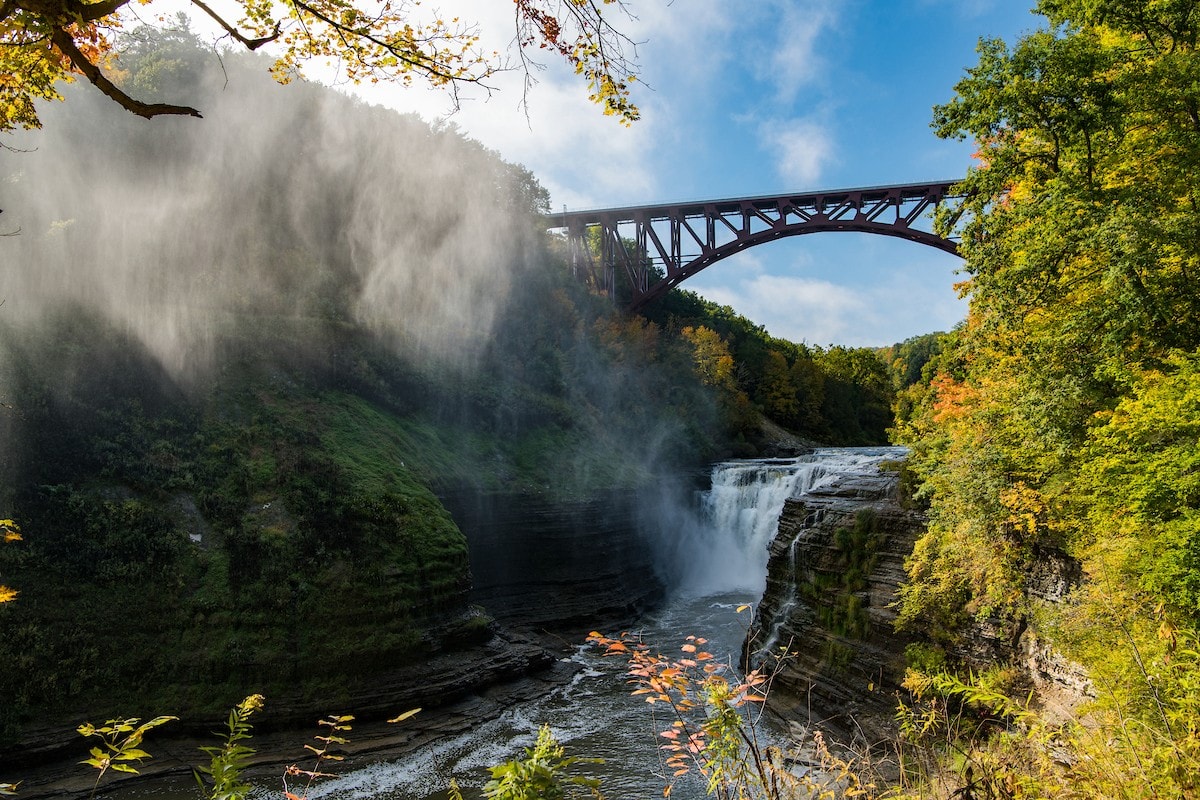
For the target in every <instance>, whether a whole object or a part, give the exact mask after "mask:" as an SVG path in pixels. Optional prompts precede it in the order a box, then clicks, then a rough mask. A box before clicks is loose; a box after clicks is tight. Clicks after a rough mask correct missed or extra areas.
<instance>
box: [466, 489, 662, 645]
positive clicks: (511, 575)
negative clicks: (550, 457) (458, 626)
mask: <svg viewBox="0 0 1200 800" xmlns="http://www.w3.org/2000/svg"><path fill="white" fill-rule="evenodd" d="M443 500H444V502H445V503H446V506H447V507H448V508H449V509H450V511H451V513H452V514H453V516H454V518H455V520H456V521H457V523H458V525H459V527H460V528H461V529H462V531H463V533H464V534H465V535H466V537H467V547H468V550H469V553H470V563H471V587H472V588H471V600H472V602H474V603H477V604H479V605H481V606H483V607H484V608H485V609H486V610H487V612H488V613H489V614H490V615H492V616H493V617H495V618H496V620H497V621H499V622H501V623H502V624H504V625H506V626H517V627H525V628H534V629H537V630H549V631H552V632H566V631H574V630H575V629H577V628H578V629H580V630H591V629H593V628H595V627H597V626H599V625H601V624H602V623H604V622H606V621H608V620H612V619H621V620H622V621H624V620H628V619H629V618H631V617H632V616H633V615H634V614H635V612H637V611H639V610H641V609H644V608H646V607H647V606H648V605H650V604H651V603H653V602H655V601H656V600H658V599H659V598H660V597H661V595H662V585H661V583H660V582H659V580H658V578H657V577H656V576H655V573H654V567H653V554H652V552H651V550H650V546H649V543H648V542H647V540H646V538H645V537H644V535H643V534H642V533H641V532H640V531H639V519H638V502H637V497H636V495H634V494H632V493H630V492H610V493H604V494H601V495H599V496H598V497H595V498H590V499H587V500H578V501H572V502H569V501H561V500H559V501H554V500H548V499H545V498H541V497H536V496H532V495H522V494H505V493H492V494H486V495H479V494H471V495H463V496H458V497H445V498H443Z"/></svg>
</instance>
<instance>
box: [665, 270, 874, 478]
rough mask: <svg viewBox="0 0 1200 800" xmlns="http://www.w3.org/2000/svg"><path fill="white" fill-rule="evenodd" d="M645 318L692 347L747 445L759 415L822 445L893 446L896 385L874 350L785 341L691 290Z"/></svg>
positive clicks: (731, 425) (724, 413) (726, 417)
mask: <svg viewBox="0 0 1200 800" xmlns="http://www.w3.org/2000/svg"><path fill="white" fill-rule="evenodd" d="M644 313H645V315H646V317H647V318H648V319H650V320H653V321H654V322H655V323H656V324H658V325H660V326H662V328H663V329H664V330H667V331H680V332H681V333H682V334H683V335H684V336H685V337H687V338H688V339H689V341H692V342H693V344H694V345H695V346H696V359H697V364H698V366H699V368H700V369H701V370H702V371H703V372H704V373H705V374H706V375H708V376H709V378H708V381H709V383H710V384H712V385H716V386H719V387H720V389H721V402H722V405H721V409H722V418H723V419H724V420H725V422H726V425H727V426H728V427H729V429H730V431H731V432H733V433H735V434H736V435H737V436H738V437H739V439H740V440H741V441H743V442H746V443H748V445H753V443H755V442H756V441H757V440H758V437H759V424H760V423H759V418H760V415H765V416H766V417H767V418H769V419H770V420H772V421H773V422H775V423H777V424H779V425H781V426H783V427H784V428H786V429H787V430H789V431H792V432H794V433H796V434H798V435H800V436H802V437H804V438H806V439H808V440H810V441H812V442H820V443H822V444H829V445H867V444H881V443H883V442H884V441H885V440H886V438H887V428H888V427H889V426H890V425H891V422H892V412H891V405H892V402H893V396H894V392H895V385H894V383H893V380H892V378H891V377H890V376H889V374H888V367H887V365H886V363H885V362H884V360H883V359H881V357H880V354H879V353H877V352H875V351H874V350H872V349H870V348H848V347H840V346H831V347H829V348H821V347H815V346H811V345H807V344H796V343H794V342H789V341H786V340H784V339H778V338H775V337H773V336H771V335H770V334H768V333H767V332H766V330H765V329H764V328H763V327H762V326H761V325H755V324H754V323H753V322H751V321H750V320H748V319H746V318H745V317H743V316H741V315H739V314H737V313H736V312H734V310H733V309H731V308H729V307H728V306H719V305H717V304H715V303H713V302H711V301H708V300H705V299H703V298H702V297H700V296H699V295H697V294H695V293H693V292H688V291H685V290H674V291H672V292H671V293H669V294H668V295H667V296H666V297H664V298H663V299H662V300H661V301H659V302H657V303H655V304H653V305H651V306H650V307H649V308H647V309H646V310H645V312H644ZM701 340H702V341H704V345H703V346H701V345H700V344H699V343H698V342H699V341H701ZM725 358H727V359H728V361H727V362H726V363H725V364H724V365H723V366H720V367H719V368H718V364H719V363H720V361H721V360H722V359H725ZM717 376H720V377H719V379H718V377H717ZM747 449H752V448H751V447H748V448H747ZM744 454H747V455H748V454H750V453H749V452H747V453H744Z"/></svg>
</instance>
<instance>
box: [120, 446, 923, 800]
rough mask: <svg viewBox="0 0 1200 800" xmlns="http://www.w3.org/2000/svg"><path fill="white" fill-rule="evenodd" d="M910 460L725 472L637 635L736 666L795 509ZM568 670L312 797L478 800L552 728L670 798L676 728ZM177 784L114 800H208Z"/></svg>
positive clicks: (596, 660)
mask: <svg viewBox="0 0 1200 800" xmlns="http://www.w3.org/2000/svg"><path fill="white" fill-rule="evenodd" d="M902 453H903V450H902V449H899V448H822V449H819V450H817V451H816V452H814V453H812V454H809V455H805V456H801V457H799V458H789V459H760V460H744V461H736V462H726V463H722V464H717V465H715V466H714V467H713V471H712V482H711V488H710V489H709V490H708V491H706V492H703V493H701V494H700V496H699V497H697V498H696V503H695V506H694V507H693V508H692V509H690V510H688V511H686V512H684V513H682V514H677V515H675V516H674V517H673V518H672V520H671V523H670V524H671V525H672V527H673V528H674V530H672V531H671V532H670V534H669V535H668V534H666V533H664V534H663V535H664V536H669V541H667V542H664V547H663V553H664V557H665V558H667V559H668V564H670V565H673V566H674V568H673V569H672V570H668V571H667V574H666V575H665V577H666V578H667V580H668V582H669V583H670V584H671V592H670V595H669V597H668V599H667V600H666V602H665V603H664V604H663V605H662V607H661V608H659V609H658V610H657V611H656V612H655V613H653V614H650V615H648V616H646V617H645V618H643V619H641V620H639V621H638V624H637V625H636V626H635V628H634V631H635V632H636V633H638V634H640V635H641V637H642V639H643V640H644V641H646V642H647V643H649V644H651V646H652V647H654V648H655V649H657V650H659V651H661V652H663V653H668V654H670V653H678V652H679V651H678V648H679V646H680V645H681V644H683V640H684V638H685V637H686V636H688V635H696V636H703V637H705V638H707V639H708V640H709V643H708V644H707V649H708V650H709V651H711V652H712V653H713V654H714V655H716V656H717V657H718V658H721V659H723V660H725V661H727V662H728V663H729V664H730V665H733V666H736V664H737V663H738V658H739V654H740V652H741V646H742V641H743V639H744V637H745V634H746V630H747V626H748V625H749V624H750V622H751V617H752V614H751V612H749V611H743V612H742V613H738V608H739V607H740V606H743V605H751V606H752V605H753V604H755V603H757V601H758V600H759V598H760V597H761V596H762V593H763V589H764V586H765V583H766V568H767V547H768V545H769V543H770V541H771V539H772V538H773V537H774V535H775V531H776V527H777V524H778V519H779V513H780V511H781V510H782V508H783V505H784V502H785V501H786V500H787V499H788V498H789V497H793V496H798V495H802V494H803V493H804V492H806V491H809V490H811V489H813V488H815V487H817V486H820V485H821V484H822V483H824V482H826V481H828V480H831V479H832V478H834V477H836V476H838V475H841V474H845V473H846V472H852V471H860V470H864V469H872V468H873V467H874V465H875V464H878V463H879V462H880V461H883V460H887V459H895V458H897V457H900V456H901V455H902ZM672 573H673V574H672ZM567 660H568V661H570V662H573V666H574V668H575V670H576V671H575V672H574V674H573V676H572V678H571V679H570V681H569V682H567V683H565V684H563V685H562V686H559V687H558V688H556V689H553V690H550V691H547V692H546V693H544V695H542V696H540V697H537V698H535V699H533V700H530V701H528V702H525V703H521V704H519V705H516V706H513V707H510V708H508V709H507V710H506V711H504V712H503V713H502V714H501V715H500V716H499V717H497V718H495V719H493V720H491V721H489V722H486V723H484V724H481V725H478V726H476V727H474V728H472V729H471V730H469V731H467V732H465V733H460V734H455V735H450V736H448V737H446V738H444V739H442V740H439V741H435V742H433V743H431V744H429V745H427V746H425V747H422V748H420V749H418V750H415V751H413V752H410V753H408V754H406V755H403V756H401V757H399V758H394V759H387V760H381V761H378V762H376V763H372V764H369V765H366V766H358V767H351V768H347V769H346V770H344V771H343V774H341V775H340V777H337V778H329V779H326V780H325V781H323V782H321V783H318V784H316V785H314V786H313V787H312V789H311V790H310V791H309V792H308V797H310V798H313V800H316V798H339V800H340V799H342V798H345V799H347V800H348V799H349V798H356V799H357V798H362V799H363V800H431V799H438V800H440V798H444V797H446V789H447V787H448V786H449V783H450V780H451V779H452V778H453V779H455V780H456V781H457V782H458V783H459V784H460V786H461V787H462V788H463V791H464V794H466V796H467V797H468V798H469V797H471V796H473V795H476V794H477V793H478V789H479V787H481V786H482V785H483V783H484V782H485V781H486V780H487V778H488V770H487V768H488V767H489V766H492V765H494V764H497V763H500V762H503V761H506V760H508V759H511V758H514V757H517V756H519V755H521V753H522V752H523V749H524V748H527V747H531V746H532V745H533V743H534V739H535V737H536V735H537V731H538V729H539V727H540V726H542V725H549V726H550V728H551V730H552V731H553V733H554V735H555V737H556V738H557V740H558V741H559V742H560V743H561V744H562V745H563V746H564V747H565V749H566V752H567V755H570V756H579V757H581V758H601V759H603V760H604V763H602V764H594V765H593V764H588V765H586V766H583V767H580V768H579V769H578V771H579V772H580V773H582V774H587V775H589V776H592V777H598V778H600V780H601V782H602V791H603V792H604V794H605V796H606V797H609V798H614V800H623V799H624V798H644V797H652V796H661V795H662V788H663V786H664V782H663V778H662V777H661V776H662V774H663V768H662V765H661V764H660V762H659V757H660V750H659V748H658V744H659V743H660V742H662V741H663V740H662V739H660V738H658V736H657V732H658V731H659V730H661V729H662V728H663V727H665V725H666V724H667V723H668V722H669V720H666V721H664V720H663V719H661V718H660V719H658V720H656V719H655V718H654V716H653V714H652V712H653V710H654V709H653V708H652V707H651V706H649V705H647V704H646V703H645V702H643V701H642V699H641V698H639V697H633V696H631V695H630V687H629V686H628V685H627V684H626V683H625V681H624V677H623V672H624V662H623V661H621V660H619V659H613V658H611V657H605V656H603V655H602V654H600V653H599V652H598V651H597V650H596V649H595V648H593V647H590V646H588V645H585V644H582V643H581V644H580V645H579V647H578V648H577V649H576V650H575V652H574V653H572V654H571V655H570V656H568V657H567ZM428 713H437V712H436V711H431V712H428ZM762 723H763V725H764V733H765V735H767V736H772V735H776V733H777V731H775V729H773V727H772V724H771V722H770V721H769V720H767V719H765V718H764V720H763V721H762ZM334 766H335V767H336V765H334ZM333 771H338V770H336V769H334V770H333ZM689 777H690V776H689ZM172 784H173V785H167V784H158V785H153V784H150V785H145V786H135V787H130V788H129V789H125V790H122V791H120V792H112V793H109V794H108V795H106V796H108V797H110V798H113V799H114V800H133V798H155V800H176V799H177V798H178V799H180V800H182V798H185V797H186V798H195V797H196V796H197V792H196V787H195V784H194V783H191V784H190V786H188V785H184V784H182V783H181V782H179V781H174V782H172ZM673 794H674V795H675V796H676V797H684V798H694V797H702V796H704V789H703V786H701V785H699V783H698V782H697V781H695V780H692V782H691V783H688V782H687V781H686V780H685V781H684V782H683V783H681V784H679V785H677V786H676V788H675V789H674V791H673ZM280 795H281V792H280V779H279V778H278V777H275V778H274V779H272V780H270V781H269V782H264V783H263V784H262V785H261V786H259V787H257V788H256V789H255V790H254V792H253V793H252V794H251V797H252V798H255V800H265V799H266V798H278V797H280Z"/></svg>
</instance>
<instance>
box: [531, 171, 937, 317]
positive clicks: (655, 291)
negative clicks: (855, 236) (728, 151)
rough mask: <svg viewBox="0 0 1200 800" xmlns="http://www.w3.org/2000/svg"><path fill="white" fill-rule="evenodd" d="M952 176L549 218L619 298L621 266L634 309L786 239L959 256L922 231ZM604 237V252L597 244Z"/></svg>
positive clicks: (597, 282) (583, 268) (581, 262)
mask: <svg viewBox="0 0 1200 800" xmlns="http://www.w3.org/2000/svg"><path fill="white" fill-rule="evenodd" d="M954 184H955V182H954V181H939V182H936V183H925V184H904V185H895V186H876V187H869V188H862V189H837V190H832V191H822V192H809V193H806V194H789V195H765V196H762V197H744V198H738V199H732V200H708V201H699V202H692V203H673V204H661V205H649V206H629V207H625V208H607V209H598V210H593V211H573V212H563V213H562V214H553V215H550V216H548V217H547V224H548V225H549V226H550V227H552V228H557V229H560V230H562V229H565V230H566V236H567V240H568V242H569V245H570V250H571V262H572V268H573V269H574V270H575V274H576V275H577V276H578V277H580V278H582V279H584V280H587V281H588V282H589V283H590V284H591V285H593V286H595V287H597V288H600V289H603V290H604V291H606V292H608V293H609V294H610V295H612V296H615V287H616V276H617V270H622V271H623V272H624V274H625V276H626V278H627V279H628V282H629V285H630V286H631V287H632V296H631V299H630V302H629V305H630V308H632V309H634V310H636V309H638V308H641V307H642V306H644V305H646V304H647V303H649V302H651V301H652V300H654V299H656V298H658V297H660V296H662V295H663V294H665V293H666V292H667V291H669V290H670V289H672V288H674V287H675V286H678V285H679V284H681V283H683V281H685V280H687V279H688V278H690V277H691V276H693V275H695V274H696V273H698V272H700V271H701V270H703V269H705V268H706V267H709V266H712V265H713V264H715V263H716V262H718V261H721V260H722V259H725V258H728V257H729V256H732V255H734V254H736V253H740V252H742V251H743V250H746V249H748V248H750V247H754V246H755V245H759V244H764V243H766V242H773V241H777V240H779V239H782V238H785V237H789V236H799V235H802V234H806V233H821V232H828V231H853V232H858V233H875V234H881V235H883V236H894V237H899V238H902V239H907V240H909V241H913V242H917V243H919V244H924V245H927V246H929V247H935V248H937V249H939V250H943V251H945V252H947V253H953V254H955V255H957V253H958V246H957V244H956V243H955V242H954V241H953V240H951V239H947V238H945V237H942V236H939V235H937V234H936V233H934V232H932V231H931V230H925V229H923V228H921V227H918V223H920V222H922V221H927V220H928V219H929V218H930V216H931V215H930V213H929V212H931V211H934V210H936V208H937V207H938V206H939V205H940V204H941V203H942V201H943V200H946V199H948V198H950V197H953V196H955V195H954V194H953V193H952V192H953V187H954ZM596 239H598V240H599V248H598V250H599V252H598V253H597V252H596V251H597V248H596V247H595V240H596Z"/></svg>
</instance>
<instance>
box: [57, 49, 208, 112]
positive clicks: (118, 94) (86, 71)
mask: <svg viewBox="0 0 1200 800" xmlns="http://www.w3.org/2000/svg"><path fill="white" fill-rule="evenodd" d="M50 41H51V42H53V43H54V46H55V47H56V48H57V49H58V52H60V53H62V54H63V55H64V56H66V57H67V59H68V60H69V61H70V62H71V66H73V67H75V69H77V70H79V71H80V72H81V73H83V76H84V77H85V78H87V79H88V80H89V81H91V83H92V85H93V86H95V87H96V88H97V89H99V90H100V91H101V92H103V93H104V94H106V95H108V97H110V98H111V99H113V100H115V101H116V102H117V103H118V104H120V105H121V107H122V108H124V109H125V110H127V111H129V112H130V113H133V114H137V115H138V116H139V117H144V118H145V119H150V118H151V117H157V116H160V115H164V114H174V115H177V116H188V117H200V116H202V115H201V114H200V112H199V111H197V110H196V109H194V108H191V107H189V106H173V105H170V104H168V103H143V102H141V101H140V100H134V99H133V98H132V97H130V96H129V95H127V94H125V93H124V92H123V91H121V90H120V89H119V88H118V87H117V85H116V84H114V83H113V82H112V81H110V80H109V79H108V78H106V77H104V73H103V72H101V71H100V68H99V67H97V66H96V65H95V64H93V63H92V62H91V61H88V60H87V57H86V56H85V55H84V54H83V53H82V52H80V50H79V48H78V47H76V46H75V40H74V39H72V38H71V34H69V33H67V32H66V31H65V30H63V29H62V28H54V29H53V30H52V31H51V33H50Z"/></svg>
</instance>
